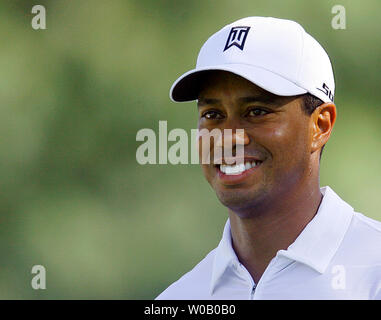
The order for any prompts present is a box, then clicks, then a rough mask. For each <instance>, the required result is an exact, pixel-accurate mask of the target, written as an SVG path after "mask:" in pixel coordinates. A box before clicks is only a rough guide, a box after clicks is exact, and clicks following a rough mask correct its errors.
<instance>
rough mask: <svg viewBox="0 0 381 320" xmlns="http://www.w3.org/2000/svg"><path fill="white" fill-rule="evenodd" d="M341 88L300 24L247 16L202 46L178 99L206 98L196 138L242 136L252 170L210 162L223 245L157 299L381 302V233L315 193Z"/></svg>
mask: <svg viewBox="0 0 381 320" xmlns="http://www.w3.org/2000/svg"><path fill="white" fill-rule="evenodd" d="M334 87H335V84H334V76H333V71H332V67H331V63H330V60H329V58H328V55H327V54H326V52H325V51H324V49H323V48H322V47H321V46H320V45H319V43H318V42H317V41H316V40H315V39H313V38H312V37H311V36H310V35H309V34H307V33H306V32H305V31H304V29H303V28H302V27H301V26H300V25H299V24H297V23H295V22H293V21H289V20H282V19H275V18H270V17H266V18H265V17H249V18H244V19H241V20H238V21H236V22H234V23H232V24H230V25H228V26H226V27H224V28H222V29H221V30H220V31H218V32H217V33H215V34H214V35H213V36H211V37H210V38H209V39H208V40H207V41H206V43H205V44H204V45H203V47H202V48H201V51H200V53H199V56H198V60H197V66H196V69H194V70H191V71H189V72H187V73H185V74H184V75H183V76H181V77H180V78H179V79H178V80H177V81H176V82H175V83H174V85H173V86H172V88H171V93H170V96H171V98H172V100H174V101H179V102H181V101H191V100H196V99H197V100H198V112H199V123H198V126H199V129H208V130H212V129H215V128H217V129H220V130H224V129H232V130H233V131H234V132H235V131H236V130H238V129H244V133H243V135H241V136H238V134H234V133H233V135H232V144H233V149H234V148H236V147H237V145H240V144H241V145H242V144H243V146H244V159H241V160H243V161H244V163H245V165H244V166H241V165H234V164H231V163H228V161H227V160H230V159H225V158H223V159H222V163H221V164H216V161H212V162H211V163H210V164H202V169H203V172H204V175H205V177H206V179H207V181H208V182H209V183H210V185H211V186H212V188H213V189H214V190H215V192H216V194H217V196H218V198H219V200H220V201H221V202H222V203H223V204H224V205H225V206H226V207H227V208H228V213H229V218H228V220H227V222H226V225H225V229H224V232H223V237H222V240H221V242H220V244H219V245H218V247H217V248H216V249H214V250H212V251H211V252H210V253H209V254H208V255H207V256H206V257H205V258H204V259H203V260H202V261H201V262H200V263H199V264H198V265H197V266H195V267H194V268H193V269H192V270H191V271H190V272H188V273H187V274H185V275H184V276H183V277H181V278H180V279H179V280H178V281H176V282H175V283H173V284H172V285H171V286H170V287H169V288H167V289H166V290H165V291H164V292H163V293H162V294H160V295H159V296H158V297H157V299H381V223H380V222H378V221H375V220H372V219H370V218H367V217H365V216H364V215H362V214H360V213H357V212H355V211H354V210H353V208H352V207H351V206H350V205H348V204H347V203H346V202H344V201H343V200H342V199H341V198H340V197H339V196H338V195H337V194H336V193H335V192H334V191H333V190H332V189H331V188H329V187H328V186H327V187H323V188H320V186H319V162H320V157H321V152H322V150H323V148H324V145H325V144H326V143H327V141H328V139H329V136H330V134H331V131H332V128H333V125H334V123H335V120H336V107H335V104H334V103H333V95H334ZM212 149H213V144H211V146H210V154H211V156H213V150H212ZM213 160H216V159H213Z"/></svg>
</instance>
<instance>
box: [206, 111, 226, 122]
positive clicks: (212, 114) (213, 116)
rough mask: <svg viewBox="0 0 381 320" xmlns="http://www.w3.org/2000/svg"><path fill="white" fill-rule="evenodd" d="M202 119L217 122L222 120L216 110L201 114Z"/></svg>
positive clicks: (221, 116)
mask: <svg viewBox="0 0 381 320" xmlns="http://www.w3.org/2000/svg"><path fill="white" fill-rule="evenodd" d="M202 118H206V119H208V120H218V119H222V118H223V115H222V114H221V113H220V112H218V111H216V110H209V111H206V112H204V113H203V114H202Z"/></svg>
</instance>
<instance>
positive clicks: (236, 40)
mask: <svg viewBox="0 0 381 320" xmlns="http://www.w3.org/2000/svg"><path fill="white" fill-rule="evenodd" d="M249 30H250V27H233V28H231V30H230V33H229V36H228V40H227V41H226V44H225V48H224V51H226V50H227V49H229V48H230V47H232V46H236V47H237V48H239V49H241V50H243V46H244V45H245V41H246V38H247V34H248V33H249Z"/></svg>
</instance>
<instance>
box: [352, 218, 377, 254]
mask: <svg viewBox="0 0 381 320" xmlns="http://www.w3.org/2000/svg"><path fill="white" fill-rule="evenodd" d="M348 231H349V234H348V235H349V238H350V239H351V240H356V242H359V243H361V244H365V243H366V244H368V245H369V247H370V248H376V247H377V248H379V249H380V248H381V222H380V221H377V220H374V219H372V218H369V217H367V216H365V215H363V214H362V213H359V212H354V215H353V219H352V222H351V225H350V227H349V230H348ZM378 254H379V255H381V251H378Z"/></svg>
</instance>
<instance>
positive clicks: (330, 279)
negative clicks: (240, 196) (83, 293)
mask: <svg viewBox="0 0 381 320" xmlns="http://www.w3.org/2000/svg"><path fill="white" fill-rule="evenodd" d="M321 192H322V194H323V199H322V202H321V204H320V207H319V210H318V212H317V214H316V215H315V216H314V218H313V219H312V220H311V221H310V222H309V223H308V225H307V226H306V227H305V228H304V229H303V231H302V232H301V233H300V235H299V236H298V237H297V239H296V240H295V241H294V243H292V244H291V245H290V246H289V247H288V249H287V250H279V251H278V252H277V254H276V256H275V257H274V258H273V259H272V260H271V262H270V264H269V265H268V266H267V268H266V270H265V272H264V273H263V275H262V277H261V278H260V280H259V282H258V283H254V281H253V279H252V277H251V275H250V274H249V272H248V271H247V270H246V268H245V267H244V266H243V265H242V264H241V263H240V262H239V260H238V258H237V256H236V254H235V252H234V250H233V248H232V244H231V232H230V222H229V219H228V221H227V222H226V225H225V229H224V233H223V237H222V240H221V241H220V243H219V245H218V247H217V248H215V249H213V250H212V251H211V252H210V253H209V254H208V255H207V256H206V257H205V258H204V259H203V260H202V261H201V262H200V263H199V264H197V265H196V266H195V267H194V268H193V269H192V270H191V271H189V272H188V273H186V274H185V275H184V276H182V277H181V278H180V279H179V280H177V281H176V282H174V283H173V284H172V285H171V286H169V287H168V288H167V289H166V290H165V291H164V292H162V293H161V294H160V295H159V296H158V297H157V298H156V299H157V300H176V299H177V300H209V299H219V300H247V299H253V300H254V299H324V300H325V299H380V300H381V222H379V221H376V220H373V219H370V218H368V217H366V216H364V215H362V214H361V213H358V212H355V211H354V210H353V208H352V207H351V206H350V205H348V204H347V203H346V202H344V201H343V200H342V199H341V198H340V197H339V196H338V195H337V194H336V193H335V192H334V191H333V190H332V189H331V188H330V187H324V188H321Z"/></svg>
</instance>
